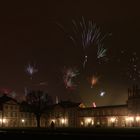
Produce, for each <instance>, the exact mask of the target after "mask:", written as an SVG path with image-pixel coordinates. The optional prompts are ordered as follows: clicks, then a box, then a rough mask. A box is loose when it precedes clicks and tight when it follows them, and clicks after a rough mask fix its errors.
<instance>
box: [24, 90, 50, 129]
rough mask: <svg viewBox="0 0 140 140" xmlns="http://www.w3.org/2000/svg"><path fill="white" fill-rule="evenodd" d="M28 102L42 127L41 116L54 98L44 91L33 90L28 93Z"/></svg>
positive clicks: (38, 125) (38, 124)
mask: <svg viewBox="0 0 140 140" xmlns="http://www.w3.org/2000/svg"><path fill="white" fill-rule="evenodd" d="M26 102H27V103H28V104H29V106H30V107H31V111H32V112H33V113H34V114H35V117H36V121H37V127H40V118H41V115H42V113H44V112H45V110H46V109H47V107H48V106H49V105H51V104H52V98H51V97H50V96H49V95H48V94H47V93H45V92H44V91H41V90H38V91H35V90H32V91H29V92H28V93H27V95H26Z"/></svg>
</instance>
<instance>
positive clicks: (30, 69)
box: [26, 64, 38, 79]
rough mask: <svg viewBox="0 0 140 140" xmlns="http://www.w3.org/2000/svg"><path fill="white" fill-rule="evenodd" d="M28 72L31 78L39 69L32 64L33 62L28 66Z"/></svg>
mask: <svg viewBox="0 0 140 140" xmlns="http://www.w3.org/2000/svg"><path fill="white" fill-rule="evenodd" d="M26 72H27V73H28V74H29V75H30V78H31V79H32V76H33V74H35V73H36V72H38V70H37V69H36V68H35V66H32V65H31V64H29V65H28V66H27V67H26Z"/></svg>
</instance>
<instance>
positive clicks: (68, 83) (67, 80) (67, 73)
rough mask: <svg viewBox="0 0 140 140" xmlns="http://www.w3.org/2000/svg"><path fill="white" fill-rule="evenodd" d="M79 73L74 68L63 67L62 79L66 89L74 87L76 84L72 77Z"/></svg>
mask: <svg viewBox="0 0 140 140" xmlns="http://www.w3.org/2000/svg"><path fill="white" fill-rule="evenodd" d="M78 74H79V71H78V70H77V69H76V68H66V67H64V70H63V81H64V84H65V87H66V88H68V89H71V90H73V89H75V87H76V84H75V82H74V79H75V78H76V76H77V75H78Z"/></svg>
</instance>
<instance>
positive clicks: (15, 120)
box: [0, 86, 140, 127]
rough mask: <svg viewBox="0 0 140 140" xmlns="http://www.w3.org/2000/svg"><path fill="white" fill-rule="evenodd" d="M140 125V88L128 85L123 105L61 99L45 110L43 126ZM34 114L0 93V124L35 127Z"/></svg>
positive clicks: (0, 125) (41, 121)
mask: <svg viewBox="0 0 140 140" xmlns="http://www.w3.org/2000/svg"><path fill="white" fill-rule="evenodd" d="M52 122H53V123H54V126H55V127H140V89H138V87H137V86H133V88H132V89H128V100H127V102H126V104H123V105H110V106H99V107H95V106H94V107H84V106H83V105H82V104H81V103H74V102H71V101H61V102H57V103H56V104H54V105H51V106H49V108H48V109H47V111H45V112H44V113H43V114H42V117H41V120H40V124H41V127H50V125H51V123H52ZM36 126H37V122H36V118H35V115H34V114H33V113H32V111H31V110H30V109H29V107H28V106H27V104H26V103H18V102H17V101H16V100H15V99H12V98H10V97H7V96H6V95H4V96H2V97H0V127H36Z"/></svg>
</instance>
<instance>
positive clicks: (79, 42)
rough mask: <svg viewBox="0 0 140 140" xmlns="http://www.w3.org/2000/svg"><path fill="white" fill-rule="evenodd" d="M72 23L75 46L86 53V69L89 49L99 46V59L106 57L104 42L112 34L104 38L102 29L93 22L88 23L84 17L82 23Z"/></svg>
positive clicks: (84, 62) (84, 63)
mask: <svg viewBox="0 0 140 140" xmlns="http://www.w3.org/2000/svg"><path fill="white" fill-rule="evenodd" d="M72 23H73V31H74V35H73V36H72V35H71V36H70V38H72V41H73V43H74V45H75V44H76V46H81V47H82V50H83V51H84V53H85V55H84V56H85V57H84V61H83V68H85V65H86V63H87V57H88V56H87V52H88V48H89V47H91V46H94V47H96V46H97V56H96V58H97V59H100V58H103V57H105V56H106V51H107V49H105V48H104V47H103V41H104V39H105V38H106V37H107V36H111V35H112V34H111V33H109V34H105V35H103V36H102V34H101V31H100V27H98V26H97V25H96V23H95V22H93V21H92V20H89V21H86V20H85V19H84V18H83V17H82V20H81V21H80V22H76V21H75V20H73V21H72Z"/></svg>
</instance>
